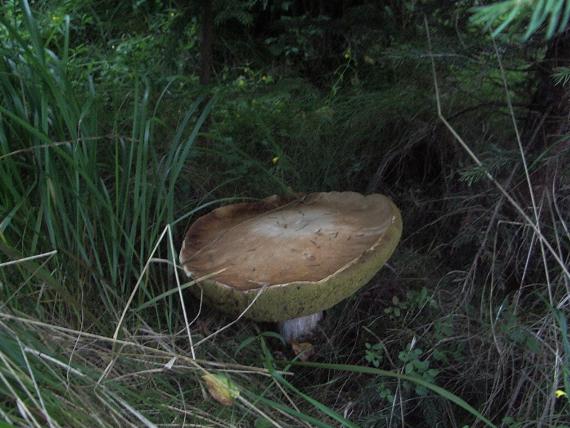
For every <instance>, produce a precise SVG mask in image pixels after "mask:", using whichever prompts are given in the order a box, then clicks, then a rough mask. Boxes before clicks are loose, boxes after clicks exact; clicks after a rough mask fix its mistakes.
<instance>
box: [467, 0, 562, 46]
mask: <svg viewBox="0 0 570 428" xmlns="http://www.w3.org/2000/svg"><path fill="white" fill-rule="evenodd" d="M473 11H474V14H473V17H472V20H473V22H474V23H475V24H478V25H482V26H484V27H485V28H486V29H492V28H493V27H495V28H494V29H493V32H492V34H493V36H497V35H499V34H501V33H503V32H504V31H505V30H507V29H509V30H510V31H513V32H519V31H520V32H524V36H523V40H527V39H528V38H529V37H530V36H532V35H533V34H534V33H536V32H537V31H539V30H540V29H542V28H543V26H544V27H546V28H545V29H546V32H545V36H546V38H547V39H550V38H552V37H553V36H554V35H555V34H557V33H562V32H563V31H564V30H565V29H566V27H567V26H568V21H569V20H570V1H568V0H557V1H551V0H522V1H521V0H504V1H501V2H496V3H493V4H490V5H487V6H480V7H477V8H475V9H473Z"/></svg>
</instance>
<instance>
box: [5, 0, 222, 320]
mask: <svg viewBox="0 0 570 428" xmlns="http://www.w3.org/2000/svg"><path fill="white" fill-rule="evenodd" d="M22 10H23V21H22V23H21V27H20V28H16V27H15V26H14V25H13V24H12V23H11V22H7V20H6V19H4V18H2V19H0V25H2V26H3V27H4V28H3V30H4V31H5V32H6V33H7V34H9V38H6V39H4V40H3V41H2V43H1V44H0V57H1V58H2V59H1V60H0V99H1V100H2V103H1V104H0V147H1V154H0V201H1V202H0V217H1V218H2V223H1V224H0V237H1V246H0V251H1V253H3V255H4V258H5V259H14V258H18V257H23V256H29V255H33V254H37V253H40V252H44V251H49V250H57V255H56V256H55V262H53V261H52V265H53V263H55V264H56V265H57V266H58V274H57V275H56V278H54V280H52V281H48V289H47V290H46V291H47V293H46V296H49V299H51V298H55V301H54V302H52V303H54V304H55V305H57V304H58V302H61V303H62V305H63V306H64V307H65V310H66V311H67V310H69V309H71V310H72V312H73V313H74V315H75V316H76V317H79V316H80V314H81V313H83V316H85V315H87V316H88V318H89V320H90V321H91V322H95V321H96V320H97V316H98V315H97V314H91V313H89V311H85V310H84V307H82V305H81V303H80V302H79V301H78V299H79V297H78V296H83V297H82V298H84V299H87V298H88V299H100V300H101V302H100V303H101V304H103V305H104V307H105V309H106V310H108V311H111V313H112V312H113V311H115V310H117V308H120V307H121V304H122V303H124V296H125V295H126V294H127V293H129V292H130V288H131V287H132V284H133V280H136V278H137V277H138V276H139V275H140V273H141V271H142V269H143V266H144V264H145V263H146V261H147V258H148V256H149V254H150V252H151V250H152V246H153V245H154V244H155V243H156V241H157V239H158V237H159V235H160V234H161V232H162V231H163V229H164V227H165V226H166V225H167V224H172V223H173V222H174V221H175V219H177V218H178V217H180V216H181V215H182V214H183V213H185V212H186V211H189V210H190V209H192V208H194V207H195V206H196V205H197V204H196V201H194V200H193V199H192V197H193V193H192V190H191V189H188V183H187V182H185V181H184V173H185V172H186V171H185V169H186V165H187V161H188V159H189V155H190V153H191V150H192V147H193V145H194V143H195V142H196V140H197V138H198V133H199V130H200V126H201V125H202V124H203V123H204V121H205V119H206V117H207V115H208V113H209V111H210V109H211V105H212V103H211V102H210V103H207V104H204V102H203V100H201V99H196V100H195V101H194V102H189V103H188V106H187V108H186V111H183V112H182V114H181V115H180V117H181V119H180V120H179V122H178V125H177V127H176V129H174V130H169V129H168V128H167V127H168V125H166V124H165V123H164V122H163V121H162V119H161V117H160V114H159V113H161V109H162V108H163V104H164V102H165V101H164V100H165V99H166V98H167V97H168V96H169V93H170V91H171V85H172V83H174V82H175V79H171V80H170V83H169V84H167V85H166V86H165V87H164V88H162V89H161V91H160V92H158V90H157V88H153V87H152V85H151V84H150V83H149V82H147V81H145V80H144V78H143V77H141V78H136V79H135V81H134V82H133V85H132V91H131V90H129V91H128V92H125V94H124V96H123V97H122V99H119V100H116V99H114V98H113V97H110V96H109V95H108V94H105V93H99V92H98V85H97V84H96V83H95V82H94V81H93V79H88V80H86V81H85V82H81V84H80V85H77V84H72V83H73V82H71V81H70V80H69V78H68V69H69V68H70V59H69V47H70V44H71V41H70V39H69V34H70V22H69V19H66V20H65V21H64V23H63V24H62V25H63V29H62V37H61V40H60V43H61V46H59V49H58V50H57V52H54V51H52V50H50V49H48V48H47V46H45V45H44V44H43V42H42V40H43V39H42V36H41V34H40V28H39V27H38V24H37V22H36V20H35V19H34V16H33V14H32V12H31V10H30V7H29V5H28V4H27V2H26V1H23V2H22ZM52 43H53V41H52ZM58 54H59V56H58ZM128 89H131V88H128ZM115 98H116V97H115ZM119 102H120V103H121V104H119ZM124 117H130V118H131V119H130V121H128V122H125V121H124ZM165 135H166V136H167V139H164V136H165ZM164 248H166V247H164ZM162 253H163V254H164V256H165V257H166V256H167V255H166V253H164V251H162ZM170 256H173V255H172V254H170ZM30 269H34V270H36V267H33V266H32V267H30V265H29V264H26V265H25V266H17V267H16V268H10V269H4V270H2V271H1V272H0V275H3V276H4V279H5V280H6V281H7V280H8V277H7V275H15V274H16V271H19V273H20V274H23V277H26V275H29V274H30ZM37 269H39V270H38V272H36V275H38V274H42V273H43V274H45V273H46V271H45V270H44V268H42V267H41V266H40V267H38V268H37ZM44 276H46V275H44ZM47 276H49V275H47ZM167 280H168V278H166V280H165V281H163V282H167ZM163 287H164V286H163ZM78 288H80V289H81V292H78V290H77V289H78ZM159 288H160V287H159ZM143 290H144V287H143ZM27 291H29V290H25V289H23V290H21V291H20V292H21V293H22V294H23V295H25V294H26V292H27ZM163 291H164V290H163ZM52 292H53V294H52ZM56 296H57V297H56ZM3 297H4V299H6V298H7V297H8V296H3ZM61 299H63V300H61ZM16 300H17V299H16Z"/></svg>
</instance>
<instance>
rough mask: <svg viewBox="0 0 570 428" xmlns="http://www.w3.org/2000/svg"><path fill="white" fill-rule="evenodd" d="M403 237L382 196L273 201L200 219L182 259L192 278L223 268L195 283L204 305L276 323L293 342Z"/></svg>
mask: <svg viewBox="0 0 570 428" xmlns="http://www.w3.org/2000/svg"><path fill="white" fill-rule="evenodd" d="M401 233H402V219H401V216H400V211H399V210H398V208H397V207H396V206H395V205H394V203H393V202H392V201H391V200H390V199H388V198H387V197H386V196H383V195H380V194H371V195H367V196H364V195H361V194H359V193H355V192H329V193H311V194H307V195H298V194H297V195H295V196H294V197H280V196H270V197H268V198H266V199H263V200H261V201H259V202H253V203H239V204H234V205H228V206H224V207H221V208H217V209H215V210H213V211H211V212H210V213H208V214H206V215H204V216H202V217H200V218H199V219H198V220H196V221H195V222H194V223H193V224H192V225H191V227H190V229H189V230H188V232H187V234H186V237H185V239H184V242H183V244H182V250H181V251H180V262H181V264H182V266H183V267H184V271H185V272H186V274H187V275H188V276H192V277H194V278H198V277H200V276H203V275H208V274H211V273H213V272H219V271H220V270H221V271H222V272H221V273H219V274H217V275H215V276H214V277H209V279H206V280H204V281H202V282H201V283H200V284H199V287H201V289H202V291H203V297H204V299H205V301H206V302H207V303H209V304H210V305H212V306H214V307H216V308H218V309H220V310H221V311H224V312H226V313H230V314H236V315H237V314H242V313H243V316H245V317H247V318H250V319H252V320H255V321H265V322H278V323H279V326H280V331H281V333H282V335H283V337H284V338H285V339H286V340H287V341H288V342H296V341H299V340H301V339H303V338H306V337H307V336H309V335H310V334H311V332H312V331H313V330H314V329H315V327H316V325H317V323H318V321H319V320H320V319H321V318H322V313H323V312H322V311H323V310H325V309H328V308H330V307H332V306H333V305H335V304H337V303H338V302H340V301H341V300H343V299H345V298H347V297H349V296H350V295H352V294H353V293H354V292H356V291H357V290H358V289H359V288H361V287H362V286H364V285H365V284H366V283H367V282H368V281H369V280H370V279H371V278H372V276H373V275H374V274H375V273H376V272H377V271H378V270H379V269H380V268H381V267H382V265H383V264H384V263H385V262H386V260H388V258H389V257H390V256H391V255H392V252H393V251H394V249H395V248H396V245H397V244H398V241H399V239H400V236H401ZM191 289H193V290H194V292H195V293H196V290H197V292H198V294H199V293H200V291H199V289H197V288H196V287H192V288H191ZM254 299H255V301H254ZM246 309H247V310H246ZM244 311H245V312H244Z"/></svg>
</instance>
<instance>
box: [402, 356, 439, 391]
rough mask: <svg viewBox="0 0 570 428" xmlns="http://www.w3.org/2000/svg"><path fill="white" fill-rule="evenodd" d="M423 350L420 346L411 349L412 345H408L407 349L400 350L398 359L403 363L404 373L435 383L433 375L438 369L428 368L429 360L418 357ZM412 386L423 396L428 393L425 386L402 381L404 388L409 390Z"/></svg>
mask: <svg viewBox="0 0 570 428" xmlns="http://www.w3.org/2000/svg"><path fill="white" fill-rule="evenodd" d="M423 352H424V351H423V350H422V349H421V348H414V349H412V347H411V346H409V347H408V349H406V350H404V351H402V352H400V354H399V355H398V359H399V360H400V361H402V362H403V363H404V364H405V366H404V373H405V374H407V375H410V376H416V377H419V378H421V379H423V380H425V381H426V382H429V383H435V377H436V376H437V374H438V373H439V371H438V370H437V369H430V362H429V361H428V360H422V359H421V358H420V357H421V355H422V354H423ZM412 387H414V391H415V393H416V394H417V395H420V396H425V395H427V393H428V390H427V388H426V387H424V386H421V385H413V386H412V385H410V384H409V383H406V382H404V389H408V390H409V389H411V388H412Z"/></svg>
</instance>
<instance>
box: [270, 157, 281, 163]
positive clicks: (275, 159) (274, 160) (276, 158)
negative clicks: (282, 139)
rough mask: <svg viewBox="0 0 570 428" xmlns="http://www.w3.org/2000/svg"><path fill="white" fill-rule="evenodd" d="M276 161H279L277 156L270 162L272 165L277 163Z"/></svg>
mask: <svg viewBox="0 0 570 428" xmlns="http://www.w3.org/2000/svg"><path fill="white" fill-rule="evenodd" d="M277 162H279V156H275V157H274V158H273V159H271V163H272V164H273V165H277Z"/></svg>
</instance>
